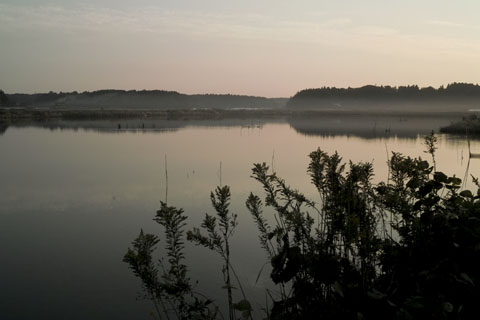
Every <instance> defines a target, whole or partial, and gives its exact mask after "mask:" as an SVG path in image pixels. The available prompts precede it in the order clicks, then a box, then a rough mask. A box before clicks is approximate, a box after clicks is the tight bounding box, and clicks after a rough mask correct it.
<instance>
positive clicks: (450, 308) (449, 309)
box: [443, 302, 453, 313]
mask: <svg viewBox="0 0 480 320" xmlns="http://www.w3.org/2000/svg"><path fill="white" fill-rule="evenodd" d="M443 310H445V312H448V313H450V312H453V306H452V304H451V303H450V302H444V303H443Z"/></svg>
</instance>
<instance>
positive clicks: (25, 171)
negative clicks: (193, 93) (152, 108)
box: [0, 118, 480, 319]
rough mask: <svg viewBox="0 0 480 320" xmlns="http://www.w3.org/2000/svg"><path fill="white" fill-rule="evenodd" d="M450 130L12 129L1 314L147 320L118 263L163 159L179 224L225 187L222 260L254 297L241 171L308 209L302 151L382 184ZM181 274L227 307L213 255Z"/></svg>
mask: <svg viewBox="0 0 480 320" xmlns="http://www.w3.org/2000/svg"><path fill="white" fill-rule="evenodd" d="M339 121H340V122H339ZM342 121H343V122H342ZM448 122H449V120H448V119H440V120H425V121H424V122H418V123H415V122H414V121H413V120H408V119H406V120H402V121H400V120H398V119H391V120H385V119H377V120H368V121H367V120H365V121H360V120H359V119H358V118H352V119H343V120H339V119H329V120H328V119H326V120H323V121H317V122H316V123H317V124H316V125H315V124H314V121H307V120H301V119H293V120H290V121H283V120H282V121H280V120H276V121H272V122H270V121H268V120H262V121H251V120H242V121H233V122H229V121H223V122H202V121H200V122H192V121H184V122H182V121H179V122H168V123H164V124H163V125H162V124H160V123H158V122H157V123H156V124H155V127H154V128H153V127H151V126H153V123H148V126H147V127H148V128H147V129H144V128H141V122H132V123H131V124H130V126H129V127H128V128H127V127H126V125H125V124H126V123H122V124H123V126H122V129H121V130H118V127H117V124H118V123H116V122H98V123H95V122H90V123H87V122H79V123H61V124H60V125H59V124H58V123H50V124H48V123H47V124H44V126H43V127H36V126H30V125H25V126H10V127H8V128H6V129H5V130H4V132H3V135H1V136H0V150H2V157H1V158H0V177H1V183H0V241H1V243H2V246H1V247H0V254H1V255H2V257H4V259H2V264H1V265H0V274H1V275H2V289H3V290H2V292H1V293H0V318H12V319H21V318H34V317H35V318H38V319H56V318H68V319H87V318H88V319H106V318H112V319H113V318H115V319H149V318H150V316H149V315H148V312H149V310H150V309H151V308H152V306H151V305H150V303H149V302H148V301H142V300H138V299H137V296H138V295H137V292H140V284H139V281H138V279H136V278H134V276H133V275H132V273H131V271H130V270H129V269H128V267H127V265H126V264H125V263H123V262H122V257H123V255H124V253H125V251H126V248H127V247H128V246H129V245H130V243H131V241H132V240H133V239H134V238H135V237H136V236H137V235H138V233H139V231H140V229H143V230H144V231H145V232H151V233H156V234H159V233H160V232H161V228H160V226H158V225H157V224H156V223H155V222H154V221H152V219H153V217H154V215H155V212H156V210H158V208H159V206H160V205H159V201H160V200H162V201H163V200H164V199H165V187H166V183H165V172H164V169H165V168H164V159H165V155H166V156H167V159H168V177H169V178H168V183H169V185H168V204H169V205H173V206H177V207H182V208H184V209H185V212H186V214H187V215H188V216H189V221H188V222H189V226H190V227H191V226H198V225H200V223H201V220H202V218H203V216H204V214H205V212H210V213H211V212H212V211H213V209H211V207H210V200H209V193H210V191H211V190H213V189H214V188H215V187H216V185H218V184H219V181H220V177H221V179H222V184H224V185H229V186H230V187H231V191H232V201H231V202H232V206H231V210H232V211H234V212H236V213H237V214H238V215H239V226H238V229H237V232H236V233H235V236H234V237H233V249H232V252H233V253H232V260H233V264H234V265H235V266H236V267H237V270H240V272H239V273H240V277H241V280H242V281H243V283H244V286H245V288H246V290H247V294H249V295H250V296H253V297H254V298H253V299H252V300H257V301H263V300H264V291H263V288H264V285H265V284H267V283H268V273H267V272H265V273H264V276H262V277H261V278H260V281H259V282H258V283H255V280H256V277H257V274H258V271H259V270H260V268H261V266H262V265H263V264H264V262H265V261H266V257H265V255H264V253H263V251H262V249H261V248H260V247H259V245H258V239H257V231H256V229H255V227H254V224H253V222H252V219H251V217H250V216H249V215H248V213H247V210H246V209H245V206H244V202H245V199H246V198H247V196H248V194H249V193H250V192H254V193H257V194H261V188H260V186H259V185H258V184H257V183H256V182H255V181H254V180H253V179H252V178H250V172H251V171H250V170H251V168H252V165H253V163H255V162H266V163H267V164H269V165H270V166H273V167H274V169H275V171H276V172H277V173H278V175H279V176H281V177H283V178H285V179H286V181H287V183H289V184H290V185H291V186H293V187H295V188H298V189H299V190H300V191H302V192H304V193H305V194H306V195H307V196H308V197H310V198H312V199H313V200H315V201H318V199H317V194H316V191H315V189H314V187H313V186H312V185H311V184H310V179H309V177H308V175H307V172H306V169H307V165H308V160H309V159H308V154H309V153H310V152H311V151H313V150H315V149H317V148H319V147H320V148H321V149H322V150H324V151H326V152H328V153H333V152H335V151H338V153H339V154H340V155H341V156H342V157H343V159H344V161H346V162H348V160H352V161H353V162H358V161H373V163H374V169H375V177H374V179H375V181H377V182H378V181H381V180H385V179H387V175H388V172H387V166H386V161H387V156H388V154H390V153H391V152H392V151H395V152H401V153H403V154H405V155H409V156H412V157H417V156H421V157H422V158H424V159H427V160H430V158H429V155H428V154H425V153H424V150H425V147H424V145H423V134H424V133H428V132H430V131H431V130H438V128H439V126H441V125H444V124H448ZM134 123H135V125H134ZM59 129H62V130H59ZM74 129H75V130H74ZM438 137H439V145H438V147H439V149H438V150H437V168H438V169H439V170H440V171H443V172H445V173H446V174H447V175H453V174H456V175H457V176H458V177H460V178H463V177H464V175H465V170H466V168H467V164H468V162H467V161H468V146H467V141H466V140H465V139H463V138H461V137H455V136H449V135H439V136H438ZM471 149H472V151H474V150H477V151H480V142H479V141H476V140H473V141H471ZM475 161H476V162H478V161H480V160H478V159H472V160H471V162H470V165H469V174H473V175H474V176H477V177H478V176H480V166H478V164H477V163H475ZM220 163H221V168H222V169H221V171H220ZM467 186H470V187H471V186H472V184H471V182H469V183H468V184H467ZM161 246H162V244H160V247H161ZM187 265H188V266H189V268H190V271H191V277H192V280H199V281H200V282H199V285H198V289H199V291H202V292H203V293H206V294H207V295H209V296H212V297H214V298H216V299H217V300H218V301H217V302H218V303H219V304H222V303H225V301H223V299H224V295H223V292H222V290H221V289H220V287H221V286H222V279H221V272H220V268H221V266H220V263H219V261H218V260H217V258H216V257H215V256H214V255H213V254H212V253H211V252H209V251H208V250H206V249H204V248H197V247H193V245H190V244H187ZM257 298H258V299H257ZM257 307H259V306H257Z"/></svg>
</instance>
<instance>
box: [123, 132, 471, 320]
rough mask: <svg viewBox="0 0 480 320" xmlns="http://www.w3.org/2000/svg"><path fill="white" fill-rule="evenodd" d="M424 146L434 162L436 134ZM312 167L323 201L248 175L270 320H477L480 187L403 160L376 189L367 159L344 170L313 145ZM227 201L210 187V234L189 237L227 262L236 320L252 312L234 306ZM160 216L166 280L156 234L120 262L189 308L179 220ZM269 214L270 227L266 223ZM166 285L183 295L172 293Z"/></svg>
mask: <svg viewBox="0 0 480 320" xmlns="http://www.w3.org/2000/svg"><path fill="white" fill-rule="evenodd" d="M425 145H426V147H427V150H426V152H427V153H429V154H430V155H431V156H432V159H433V160H435V150H436V137H435V136H434V135H433V134H431V135H429V136H427V137H426V138H425ZM310 159H311V161H310V165H309V167H308V173H309V174H310V177H311V181H312V183H313V184H314V185H315V187H316V189H317V190H318V193H319V201H318V203H317V202H314V201H312V200H310V199H308V198H307V197H306V196H305V195H303V194H302V193H301V192H299V191H297V190H294V189H292V188H290V187H289V186H288V185H287V184H286V182H285V181H284V180H283V179H281V178H279V177H278V176H277V175H276V173H275V172H271V171H270V170H269V167H268V166H267V165H266V164H265V163H263V164H255V165H254V167H253V169H252V177H253V178H254V179H255V180H257V181H258V182H259V183H260V184H261V185H262V186H263V189H264V198H263V199H261V198H260V197H259V196H256V195H254V194H250V195H249V197H248V199H247V201H246V207H247V209H248V211H249V212H250V213H251V215H252V217H253V219H254V221H255V223H256V224H257V227H258V230H259V240H260V245H261V247H262V248H263V249H265V251H266V253H267V257H268V259H269V261H270V264H271V267H272V271H271V274H270V276H271V280H272V281H273V282H274V283H275V284H277V285H278V292H279V295H278V296H277V297H276V298H273V296H272V295H270V298H271V299H272V300H273V301H272V303H269V305H270V307H268V306H266V311H267V318H269V319H477V318H478V314H479V313H480V306H479V305H478V303H477V302H478V301H480V290H479V287H478V282H479V281H480V279H479V278H480V191H476V192H471V191H469V190H461V182H462V181H461V180H460V179H459V178H457V177H455V176H453V177H448V176H447V175H445V174H444V173H442V172H440V171H437V170H436V168H435V166H431V165H430V164H429V163H428V162H427V161H425V160H422V159H421V158H410V157H405V156H403V155H401V154H399V153H392V156H391V158H390V160H389V161H388V166H389V178H388V180H387V181H386V182H381V183H379V184H376V185H374V184H372V182H371V180H372V177H373V167H372V165H371V164H370V163H357V164H355V163H352V162H350V163H348V165H347V164H345V163H343V162H342V159H341V157H340V156H339V155H338V154H337V153H335V154H333V155H329V154H327V153H325V152H323V151H322V150H320V149H318V150H316V151H314V152H312V153H311V154H310ZM434 163H435V162H434ZM474 182H475V184H476V186H477V187H479V183H478V180H476V179H474ZM229 199H230V190H229V188H228V187H223V188H217V190H215V193H212V195H211V201H212V205H213V207H214V208H215V210H216V212H217V214H216V216H210V215H208V214H207V215H206V216H205V219H204V222H203V224H202V229H204V231H205V232H206V233H207V235H202V233H201V232H200V229H193V231H190V232H189V234H188V237H189V239H190V240H192V241H193V242H195V243H196V244H199V245H202V246H204V247H207V248H209V249H211V250H214V251H216V252H217V253H218V254H220V255H221V257H222V258H223V259H224V266H223V271H224V275H225V277H226V278H225V283H226V288H227V289H228V290H227V294H228V298H229V299H228V301H229V307H230V319H236V318H237V317H236V314H235V312H234V310H241V311H242V312H243V316H244V317H248V316H250V317H251V316H252V314H251V306H250V303H249V302H248V300H246V299H245V298H244V299H243V300H241V301H239V302H238V303H233V298H232V291H231V289H232V288H233V287H232V285H231V281H230V271H233V269H232V268H231V264H230V262H229V255H230V252H229V245H228V240H229V238H230V236H231V235H232V233H233V230H234V229H235V226H236V215H233V214H231V213H230V212H229V210H228V207H229ZM266 209H268V210H266ZM162 210H163V211H164V213H163V214H162V215H163V217H164V218H161V219H160V218H158V219H157V221H158V222H160V223H161V224H162V225H164V226H165V227H166V230H167V233H166V235H167V249H168V252H169V254H168V257H169V263H170V265H171V268H170V269H169V270H168V271H167V272H166V275H164V276H163V277H161V280H159V277H158V276H156V274H157V273H158V272H157V271H156V269H155V268H156V267H155V265H154V264H153V262H152V261H153V260H152V259H151V254H152V252H153V248H154V246H155V245H156V244H157V242H158V239H157V238H156V237H155V236H152V235H145V234H143V232H141V233H140V236H139V238H138V239H137V240H135V242H134V244H133V245H134V249H133V250H132V249H129V252H128V253H127V255H126V256H125V261H127V262H128V263H129V264H130V266H131V267H132V269H133V271H134V273H135V275H137V276H138V277H140V278H141V280H142V283H143V285H144V288H145V291H146V292H147V293H148V294H149V295H150V297H153V298H158V297H160V298H163V297H165V298H167V297H168V298H169V299H173V301H174V302H175V304H176V305H178V306H179V310H184V309H182V308H181V307H180V306H182V303H184V302H182V301H185V300H184V298H182V297H181V296H182V295H185V294H187V293H189V292H190V291H191V288H190V286H189V284H188V283H189V280H188V278H187V277H186V267H185V266H183V265H182V261H183V254H182V253H181V252H182V250H183V242H182V241H181V239H182V234H183V227H184V221H185V217H184V216H182V211H181V210H177V209H175V208H172V207H166V205H165V207H164V204H162ZM162 210H161V211H162ZM272 211H273V214H274V219H267V218H266V217H265V214H266V213H267V212H272ZM167 212H169V213H168V214H167ZM268 221H275V224H274V225H270V224H269V223H268ZM168 230H170V231H168ZM168 239H170V240H168ZM175 239H176V240H175ZM237 280H238V279H237ZM162 281H163V282H162ZM168 285H173V286H175V287H178V288H172V289H171V291H169V290H167V289H165V288H166V287H165V286H167V287H168ZM239 285H240V283H239ZM159 288H160V289H159ZM172 297H173V298H172ZM182 299H183V300H182ZM196 303H197V304H198V303H200V304H201V303H203V304H201V307H197V309H194V310H195V312H197V313H195V314H196V315H197V316H210V317H211V316H214V315H213V313H212V312H210V313H207V312H206V310H210V309H208V307H207V303H206V302H201V301H199V300H196ZM186 305H188V306H191V305H192V304H191V303H190V304H188V303H186ZM198 310H200V311H201V312H199V311H198ZM202 312H203V313H202ZM185 314H186V313H185V311H181V312H180V315H185Z"/></svg>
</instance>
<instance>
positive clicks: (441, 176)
mask: <svg viewBox="0 0 480 320" xmlns="http://www.w3.org/2000/svg"><path fill="white" fill-rule="evenodd" d="M433 178H434V179H435V181H437V182H442V183H446V182H447V181H448V177H447V175H446V174H445V173H443V172H440V171H437V172H435V173H434V174H433Z"/></svg>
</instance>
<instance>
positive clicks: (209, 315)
mask: <svg viewBox="0 0 480 320" xmlns="http://www.w3.org/2000/svg"><path fill="white" fill-rule="evenodd" d="M186 219H187V217H186V216H185V215H183V210H182V209H177V208H175V207H169V206H167V204H166V203H164V202H161V208H160V210H158V211H157V215H156V217H155V219H154V220H155V221H156V222H158V223H159V224H160V225H162V226H163V227H164V229H165V230H164V234H165V241H166V245H165V249H166V252H167V257H168V260H167V261H168V264H167V265H165V263H164V262H163V260H159V261H158V264H156V263H155V262H154V259H153V257H152V254H153V252H154V251H155V248H156V245H157V244H158V242H159V238H158V237H157V236H155V235H151V234H144V233H143V230H142V231H140V235H139V236H138V237H137V239H135V240H134V242H133V249H130V248H129V249H128V251H127V253H126V255H125V257H124V259H123V261H124V262H126V263H128V264H129V265H130V268H131V269H132V270H133V272H134V274H135V275H136V276H137V277H139V278H140V280H141V281H142V285H143V288H144V290H145V292H146V293H147V298H149V299H150V300H152V301H153V303H154V305H155V309H156V311H157V315H158V317H159V318H160V319H163V317H165V318H166V319H169V318H170V316H171V315H174V316H175V318H176V319H215V318H216V315H217V309H216V308H210V305H211V303H212V301H211V300H209V299H204V298H203V297H199V296H198V295H197V294H195V293H194V292H193V290H192V286H191V284H190V279H189V278H188V277H187V267H186V265H185V264H184V263H183V261H184V259H185V256H184V249H185V247H184V242H183V239H184V232H185V231H184V228H185V225H186V224H185V220H186ZM159 267H160V268H161V273H160V272H159Z"/></svg>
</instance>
